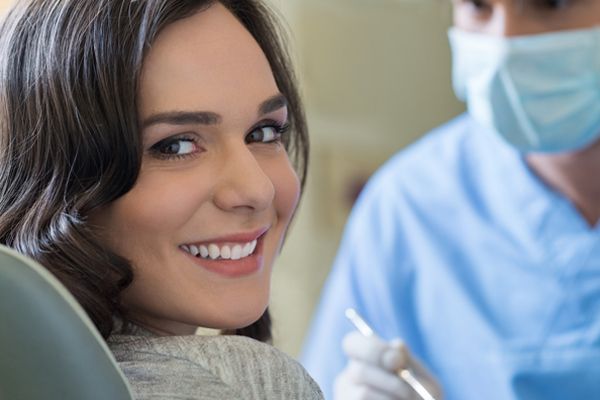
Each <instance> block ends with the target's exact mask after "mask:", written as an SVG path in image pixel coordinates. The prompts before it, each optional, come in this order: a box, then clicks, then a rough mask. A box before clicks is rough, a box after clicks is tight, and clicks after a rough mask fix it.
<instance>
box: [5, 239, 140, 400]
mask: <svg viewBox="0 0 600 400" xmlns="http://www.w3.org/2000/svg"><path fill="white" fill-rule="evenodd" d="M132 398H133V396H132V395H131V391H130V388H129V385H128V383H127V380H126V379H125V377H124V375H123V373H122V372H121V370H120V369H119V367H118V366H117V363H116V362H115V360H114V358H113V356H112V354H111V352H110V350H109V349H108V347H107V345H106V343H105V342H104V340H103V339H102V337H101V336H100V334H99V332H98V331H97V330H96V328H95V327H94V325H93V323H92V322H91V320H90V319H89V318H88V316H87V314H86V313H85V311H84V310H83V309H82V308H81V306H80V305H79V304H78V303H77V301H76V300H75V299H74V298H73V296H71V294H70V293H69V292H68V291H67V289H66V288H65V287H64V286H63V285H62V284H61V283H60V282H59V281H58V280H57V279H56V278H55V277H54V276H53V275H52V274H51V273H50V272H49V271H48V270H46V269H45V268H43V267H42V266H41V265H39V264H38V263H36V262H34V261H33V260H31V259H29V258H27V257H25V256H23V255H21V254H19V253H17V252H15V251H14V250H11V249H9V248H7V247H5V246H2V245H0V399H15V400H17V399H23V400H25V399H27V400H28V399H46V400H66V399H86V400H106V399H115V400H121V399H122V400H131V399H132Z"/></svg>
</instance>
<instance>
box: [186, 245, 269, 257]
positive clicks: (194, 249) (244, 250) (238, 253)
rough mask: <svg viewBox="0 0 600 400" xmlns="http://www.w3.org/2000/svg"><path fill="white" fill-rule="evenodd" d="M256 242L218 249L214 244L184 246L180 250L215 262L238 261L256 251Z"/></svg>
mask: <svg viewBox="0 0 600 400" xmlns="http://www.w3.org/2000/svg"><path fill="white" fill-rule="evenodd" d="M256 243H257V241H256V240H253V241H251V242H248V243H240V244H235V245H224V246H222V247H219V246H218V245H216V244H214V243H210V244H208V245H203V244H201V245H195V244H184V245H181V246H180V247H181V249H182V250H185V251H186V252H188V253H190V254H191V255H193V256H194V257H196V256H199V257H201V258H210V259H212V260H216V259H218V258H220V259H224V260H229V259H231V260H239V259H240V258H244V257H248V256H249V255H251V254H252V253H253V252H254V250H255V249H256Z"/></svg>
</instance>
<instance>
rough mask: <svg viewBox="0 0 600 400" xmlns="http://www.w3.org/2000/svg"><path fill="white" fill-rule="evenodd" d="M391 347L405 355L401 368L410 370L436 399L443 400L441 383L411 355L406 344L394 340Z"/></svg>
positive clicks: (390, 343)
mask: <svg viewBox="0 0 600 400" xmlns="http://www.w3.org/2000/svg"><path fill="white" fill-rule="evenodd" d="M389 345H390V347H392V348H394V349H397V350H398V351H399V352H401V353H402V355H403V358H404V361H405V363H404V365H402V366H401V367H400V368H408V369H410V370H411V372H412V373H413V374H414V375H415V377H416V378H417V379H418V380H419V382H421V383H422V384H423V385H424V386H425V387H426V388H427V390H429V392H430V393H432V394H433V395H434V396H435V398H437V399H441V398H442V389H441V387H440V385H439V383H438V382H437V380H436V379H435V377H434V376H433V375H432V374H431V372H429V370H428V369H427V368H425V366H424V365H423V364H422V363H421V362H420V361H419V360H418V359H417V358H416V357H415V356H413V355H412V354H411V353H410V351H409V350H408V347H407V346H406V345H405V344H404V342H403V341H402V340H400V339H394V340H391V341H390V342H389ZM398 369H399V368H398Z"/></svg>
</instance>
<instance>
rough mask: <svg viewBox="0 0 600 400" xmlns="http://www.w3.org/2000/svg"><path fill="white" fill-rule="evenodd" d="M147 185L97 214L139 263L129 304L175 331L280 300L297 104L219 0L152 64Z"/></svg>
mask: <svg viewBox="0 0 600 400" xmlns="http://www.w3.org/2000/svg"><path fill="white" fill-rule="evenodd" d="M138 102H139V120H140V126H141V131H142V135H143V148H144V154H143V161H142V167H141V172H140V175H139V178H138V180H137V182H136V184H135V186H134V187H133V188H132V189H131V191H129V192H128V193H127V194H126V195H124V196H123V197H121V198H119V199H118V200H116V201H115V202H113V203H112V204H110V205H109V206H108V207H106V208H104V209H102V210H100V211H98V212H97V213H96V214H94V215H92V221H93V222H94V223H95V224H96V225H98V226H99V228H100V229H101V232H103V234H102V235H103V237H105V238H106V241H107V245H108V246H109V248H110V249H111V250H113V251H115V252H116V253H117V254H120V255H122V256H124V257H125V258H127V259H128V260H129V261H131V263H132V265H133V269H134V274H135V278H134V281H133V284H132V285H131V286H130V287H129V288H128V289H126V291H125V292H124V295H123V301H124V305H125V307H126V309H127V310H128V311H129V312H130V313H131V317H132V319H134V320H135V321H137V322H138V323H141V324H143V325H145V326H147V327H149V328H150V329H153V330H155V331H157V332H162V333H166V334H187V333H192V332H193V331H194V329H195V328H196V327H197V326H204V327H210V328H218V329H231V328H241V327H244V326H247V325H249V324H251V323H252V322H254V321H255V320H256V319H257V318H259V317H260V316H261V315H262V313H263V312H264V310H265V308H266V306H267V303H268V299H269V285H270V276H271V268H272V266H273V261H274V259H275V256H276V255H277V253H278V251H279V248H280V246H281V243H282V238H283V236H284V233H285V231H286V229H287V226H288V223H289V222H290V219H291V217H292V214H293V212H294V209H295V207H296V204H297V201H298V197H299V182H298V177H297V175H296V174H295V172H294V170H293V168H292V166H291V164H290V161H289V159H288V155H287V153H286V151H285V149H284V147H283V145H282V143H281V141H280V137H281V136H282V135H285V134H286V133H285V130H286V123H287V117H288V116H287V108H286V102H285V99H284V98H283V96H282V95H281V93H280V92H279V90H278V88H277V85H276V83H275V80H274V77H273V74H272V71H271V69H270V66H269V63H268V61H267V59H266V57H265V55H264V54H263V52H262V51H261V49H260V47H259V46H258V44H257V43H256V41H255V40H254V39H253V38H252V36H251V35H250V34H249V33H248V32H247V31H246V30H245V28H244V27H243V26H242V25H241V24H240V23H239V22H238V21H237V20H236V18H235V17H234V16H233V15H232V14H231V13H230V12H229V11H228V10H227V9H226V8H225V7H223V6H222V5H220V4H218V3H216V4H215V5H213V6H211V7H210V8H209V9H207V10H205V11H201V12H198V13H196V14H194V15H193V16H191V17H188V18H186V19H183V20H180V21H177V22H175V23H173V24H171V25H169V26H168V27H166V29H164V30H163V31H162V32H161V33H160V34H159V36H158V38H157V40H156V41H155V42H154V43H153V44H152V47H151V50H150V51H149V53H148V55H147V58H146V59H145V62H144V65H143V68H142V74H141V81H140V92H139V96H138Z"/></svg>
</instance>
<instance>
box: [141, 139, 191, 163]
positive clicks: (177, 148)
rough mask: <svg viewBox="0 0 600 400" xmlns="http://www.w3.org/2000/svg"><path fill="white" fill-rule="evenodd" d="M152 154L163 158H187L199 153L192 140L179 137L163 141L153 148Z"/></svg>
mask: <svg viewBox="0 0 600 400" xmlns="http://www.w3.org/2000/svg"><path fill="white" fill-rule="evenodd" d="M150 150H151V152H152V153H154V154H155V155H156V156H158V157H161V158H171V157H185V156H188V155H191V154H194V153H196V152H197V151H198V146H197V144H196V141H195V140H194V139H192V138H187V137H178V138H168V139H164V140H161V141H160V142H158V143H156V144H155V145H154V146H152V147H151V149H150Z"/></svg>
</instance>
